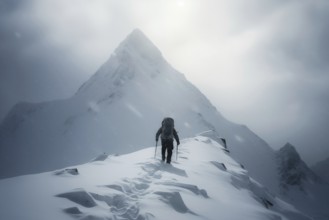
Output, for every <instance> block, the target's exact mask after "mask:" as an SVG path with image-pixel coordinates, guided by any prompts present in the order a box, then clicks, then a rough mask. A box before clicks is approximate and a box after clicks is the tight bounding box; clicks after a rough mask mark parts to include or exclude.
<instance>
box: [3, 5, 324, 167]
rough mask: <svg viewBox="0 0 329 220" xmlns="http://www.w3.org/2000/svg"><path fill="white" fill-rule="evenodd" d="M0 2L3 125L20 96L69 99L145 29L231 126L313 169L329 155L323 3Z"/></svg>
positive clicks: (174, 64) (38, 99)
mask: <svg viewBox="0 0 329 220" xmlns="http://www.w3.org/2000/svg"><path fill="white" fill-rule="evenodd" d="M0 4H1V5H0V10H1V13H0V67H1V72H0V102H1V104H2V105H1V108H0V120H1V117H3V115H5V113H6V112H7V111H8V110H9V109H10V107H11V106H12V105H13V104H15V103H16V102H18V101H21V100H25V101H43V100H50V99H55V98H65V97H69V96H70V95H72V94H73V93H74V92H75V90H76V89H77V88H78V87H79V86H80V85H81V84H82V83H83V82H84V81H85V80H87V79H88V77H90V75H91V74H93V73H94V72H95V71H96V70H97V68H99V66H100V65H101V64H102V63H103V62H104V61H105V60H106V59H107V58H108V57H109V55H110V53H111V52H112V51H114V49H115V47H116V46H117V45H118V44H119V43H120V42H121V40H123V39H124V38H125V37H126V35H127V34H129V33H130V32H131V31H132V30H133V29H135V28H140V29H141V30H143V31H144V32H145V33H146V35H147V36H149V37H150V39H151V40H152V41H153V42H154V43H155V44H156V45H157V46H158V47H159V48H160V50H161V51H162V53H163V54H164V56H165V57H166V59H168V61H169V63H171V64H172V65H173V66H174V67H175V68H177V69H178V70H180V71H181V72H183V73H184V74H185V75H186V77H187V78H188V79H189V80H190V81H191V82H192V83H194V84H195V85H196V86H198V87H199V88H200V89H201V91H202V92H204V93H205V94H206V96H207V97H209V99H210V100H211V101H212V102H213V103H214V104H215V105H216V107H217V108H218V109H219V110H220V111H221V112H222V113H223V114H224V115H225V116H226V117H228V118H229V119H230V120H233V121H235V122H238V123H244V124H247V125H248V126H249V127H250V128H251V129H252V130H254V131H255V132H256V133H258V134H260V136H261V137H264V138H265V139H266V140H267V141H268V142H269V143H270V144H271V146H273V147H275V148H278V147H281V145H283V144H284V143H285V142H287V141H289V142H291V143H293V144H295V145H296V147H297V148H298V149H299V151H300V152H301V153H302V156H304V157H305V159H307V161H308V162H309V163H311V162H313V161H315V160H318V159H322V158H323V157H325V156H329V152H328V150H327V149H328V144H329V141H328V140H326V138H325V136H326V134H325V131H328V130H329V117H328V113H327V112H329V106H328V104H326V103H328V102H327V100H328V98H329V97H328V96H329V95H328V94H329V91H328V90H329V89H328V88H329V85H328V84H329V78H328V70H329V62H328V59H329V52H328V51H329V43H328V41H327V39H329V3H328V2H327V1H326V0H317V1H310V0H288V1H287V0H266V1H264V0H249V1H244V0H240V1H239V0H238V1H229V0H226V1H216V0H191V1H185V4H184V6H180V5H179V4H178V1H175V0H170V1H168V0H158V1H150V0H140V1H134V0H127V1H109V0H95V1H88V0H71V1H67V0H57V1H54V0H26V1H23V0H3V1H1V3H0ZM310 140H312V142H310ZM311 143H312V147H310V145H311Z"/></svg>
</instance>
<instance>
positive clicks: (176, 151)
mask: <svg viewBox="0 0 329 220" xmlns="http://www.w3.org/2000/svg"><path fill="white" fill-rule="evenodd" d="M177 160H178V144H177V147H176V162H177Z"/></svg>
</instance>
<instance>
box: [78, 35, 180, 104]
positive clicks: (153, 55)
mask: <svg viewBox="0 0 329 220" xmlns="http://www.w3.org/2000/svg"><path fill="white" fill-rule="evenodd" d="M172 73H176V71H174V69H173V68H172V67H171V66H170V65H169V63H168V62H167V61H166V60H165V59H164V58H163V56H162V54H161V52H160V50H159V49H158V48H157V47H156V46H155V45H154V44H153V43H152V42H151V41H150V40H149V39H148V38H147V37H146V36H145V34H144V33H143V32H142V31H140V30H139V29H135V30H134V31H133V32H132V33H131V34H129V35H128V36H127V37H126V39H125V40H123V41H122V42H121V43H120V45H119V46H118V47H117V48H116V49H115V51H114V52H113V54H112V55H111V56H110V58H109V59H108V61H106V62H105V63H104V64H103V65H102V66H101V68H100V69H99V70H98V71H97V72H96V73H95V74H94V75H93V76H92V77H91V78H90V79H89V80H88V81H87V82H86V83H84V84H83V86H82V87H81V88H80V89H79V91H78V93H77V94H78V95H80V96H81V95H82V96H86V95H87V96H92V97H93V98H95V97H97V96H99V95H103V94H104V92H106V91H108V92H106V94H107V95H113V93H114V92H116V91H117V90H118V89H120V88H121V87H124V86H125V85H128V84H129V82H131V81H132V80H133V81H134V82H135V84H142V83H144V82H145V81H146V80H148V79H150V78H151V79H152V78H155V77H156V76H158V75H159V74H162V75H165V76H169V75H172ZM174 75H175V74H174ZM176 75H177V74H176ZM95 87H96V88H95ZM97 91H98V95H96V96H95V92H97ZM88 93H89V94H88ZM90 93H92V94H90Z"/></svg>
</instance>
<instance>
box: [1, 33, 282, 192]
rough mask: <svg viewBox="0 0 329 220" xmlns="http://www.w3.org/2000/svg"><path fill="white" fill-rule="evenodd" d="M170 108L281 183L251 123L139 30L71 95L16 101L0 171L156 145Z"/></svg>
mask: <svg viewBox="0 0 329 220" xmlns="http://www.w3.org/2000/svg"><path fill="white" fill-rule="evenodd" d="M165 116H171V117H173V118H174V119H175V125H176V129H177V130H178V132H179V136H180V137H182V138H183V137H191V136H194V135H195V134H197V133H199V132H202V131H205V130H214V131H215V132H216V133H217V134H219V135H220V136H222V137H224V138H226V140H227V143H228V147H229V149H230V151H231V153H232V155H233V156H234V158H235V159H237V160H238V161H239V162H240V163H242V164H243V165H244V166H245V167H246V169H248V171H249V172H250V175H251V176H253V177H255V178H256V179H257V180H258V181H260V182H262V183H264V184H265V185H267V186H268V187H269V188H271V189H275V187H276V186H277V174H276V164H275V155H274V151H273V150H272V149H271V148H270V147H269V146H268V145H267V144H266V143H265V142H264V141H263V140H262V139H261V138H259V137H258V136H257V135H255V134H254V133H253V132H251V131H250V130H249V129H248V128H247V127H245V126H242V125H237V124H234V123H232V122H229V121H228V120H226V119H225V118H224V117H223V116H222V115H221V114H220V113H219V112H218V111H217V110H216V108H215V107H214V106H213V105H212V104H211V103H210V102H209V100H208V99H207V98H206V97H205V96H204V95H203V94H202V93H201V92H200V91H199V90H198V89H197V88H196V87H195V86H193V85H192V84H191V83H190V82H188V81H187V80H186V79H185V77H184V75H183V74H181V73H179V72H177V71H176V70H175V69H174V68H173V67H171V66H170V65H169V64H168V62H167V61H166V60H165V59H164V57H163V56H162V54H161V52H160V51H159V49H158V48H156V46H155V45H154V44H153V43H152V42H151V41H150V40H149V39H148V38H147V37H146V36H145V35H144V34H143V33H142V32H141V31H140V30H134V31H133V32H132V33H131V34H130V35H129V36H128V37H127V38H126V39H125V40H124V41H123V42H122V43H121V44H120V45H119V47H118V48H117V49H116V50H115V51H114V53H113V54H112V55H111V57H110V58H109V60H108V61H107V62H106V63H105V64H104V65H103V66H102V67H101V68H100V69H99V70H98V71H97V72H96V73H95V74H94V75H93V76H92V77H91V78H90V79H89V80H88V81H87V82H86V83H84V84H83V85H82V87H81V88H80V89H79V90H78V91H77V93H76V94H75V95H74V96H73V97H71V98H70V99H67V100H57V101H50V102H45V103H35V104H33V103H20V104H18V105H16V106H15V107H14V108H13V109H12V111H11V112H10V113H9V114H8V116H7V117H6V119H5V120H4V121H3V123H2V124H1V125H0V178H4V177H10V176H16V175H21V174H27V173H36V172H42V171H47V170H51V169H57V168H61V167H64V166H69V165H74V164H78V163H83V162H85V161H87V160H89V159H90V158H92V157H93V156H95V155H99V154H101V153H103V152H107V153H127V152H132V151H135V150H138V149H141V148H144V147H147V146H152V145H154V142H155V140H154V139H155V137H154V135H155V132H156V130H157V129H158V128H159V126H160V123H161V120H162V119H163V117H165ZM17 161H19V163H17Z"/></svg>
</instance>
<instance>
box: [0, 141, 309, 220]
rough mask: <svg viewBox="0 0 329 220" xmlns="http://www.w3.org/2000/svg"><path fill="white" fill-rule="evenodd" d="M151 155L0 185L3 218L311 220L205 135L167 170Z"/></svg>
mask: <svg viewBox="0 0 329 220" xmlns="http://www.w3.org/2000/svg"><path fill="white" fill-rule="evenodd" d="M175 156H176V155H174V158H175ZM156 157H157V158H156V159H154V148H153V147H152V148H147V149H144V150H140V151H137V152H134V153H130V154H126V155H122V156H110V157H107V158H106V159H104V160H96V161H92V162H90V163H87V164H84V165H80V166H77V167H76V169H77V170H78V171H79V172H78V175H73V174H70V173H68V172H61V170H58V171H54V172H48V173H43V174H37V175H27V176H21V177H16V178H10V179H5V180H1V181H0V195H1V200H0V210H1V211H0V219H10V220H21V219H26V220H44V219H47V220H58V219H61V220H72V219H83V220H87V219H89V220H105V219H107V220H109V219H113V220H115V219H128V220H133V219H135V220H136V219H137V220H149V219H159V220H161V219H164V220H167V219H179V220H184V219H186V220H193V219H209V220H218V219H225V220H237V219H244V220H266V219H268V220H273V219H278V220H280V219H282V220H287V219H290V220H309V219H310V218H308V217H306V216H305V215H303V214H301V213H300V212H299V211H297V210H296V209H294V208H293V207H292V206H291V205H289V204H287V203H285V202H283V201H282V200H280V199H279V198H276V197H275V196H273V195H272V194H271V193H269V192H268V191H267V189H266V188H265V187H263V186H262V185H261V184H259V183H258V182H257V181H255V180H254V179H252V178H251V177H250V176H249V175H248V173H247V171H246V170H244V169H243V168H241V166H240V164H239V163H237V162H236V161H235V160H233V159H232V158H231V157H230V155H229V154H228V153H227V152H226V151H225V148H224V147H223V146H221V145H220V144H218V143H217V142H215V141H214V140H212V139H210V138H208V137H204V136H198V137H195V138H190V139H186V140H183V141H182V145H180V146H179V154H178V160H177V161H174V162H173V164H172V165H168V164H165V163H162V162H161V161H160V160H159V158H160V151H158V152H157V156H156ZM223 167H225V169H224V168H223ZM72 169H73V168H67V169H65V170H72Z"/></svg>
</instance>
